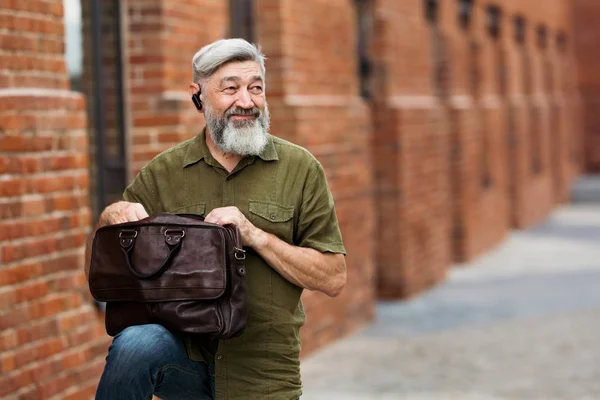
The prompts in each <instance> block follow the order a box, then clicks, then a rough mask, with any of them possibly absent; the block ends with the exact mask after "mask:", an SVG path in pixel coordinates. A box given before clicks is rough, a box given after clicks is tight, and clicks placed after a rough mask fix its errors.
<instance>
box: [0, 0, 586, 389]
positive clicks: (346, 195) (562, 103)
mask: <svg viewBox="0 0 600 400" xmlns="http://www.w3.org/2000/svg"><path fill="white" fill-rule="evenodd" d="M101 3H102V4H103V7H105V8H104V11H103V12H104V13H105V15H106V16H107V17H108V16H110V15H111V13H112V14H114V13H115V12H117V10H116V9H115V8H112V9H111V7H112V6H111V4H113V3H112V2H101ZM228 3H229V2H227V1H221V0H194V1H183V0H174V1H168V2H167V1H162V0H145V1H133V0H130V1H124V2H121V3H120V4H121V5H120V7H121V12H122V14H121V17H122V18H123V22H124V27H125V29H124V30H123V32H122V34H123V44H124V45H123V60H124V63H123V67H124V74H125V93H124V94H125V105H126V109H127V110H128V113H127V115H126V121H125V122H126V123H125V125H126V131H127V136H126V139H127V142H128V145H129V147H128V152H127V154H126V162H127V171H128V176H127V177H126V180H127V181H130V180H131V179H132V178H133V176H134V175H135V174H136V173H137V171H139V169H140V168H141V167H142V166H143V165H145V164H146V163H147V162H148V161H149V160H150V159H151V158H152V157H153V156H154V155H156V154H158V153H159V152H160V151H162V150H165V149H167V148H169V147H172V146H173V145H175V144H177V143H179V142H181V141H182V140H185V139H187V138H189V137H191V136H193V135H195V134H196V133H197V131H198V130H199V128H200V127H201V126H202V124H203V121H202V117H201V116H200V115H199V114H198V113H197V112H196V111H195V109H194V108H193V106H192V104H191V102H190V100H189V96H188V94H187V84H188V82H189V80H190V78H191V73H190V62H191V57H192V55H193V54H194V53H195V51H196V50H198V49H199V48H200V47H201V46H203V45H205V44H207V43H209V42H211V41H213V40H215V39H218V38H220V37H226V36H228V30H229V19H228V18H229V9H228ZM365 4H366V6H365V9H364V10H365V11H364V12H366V13H368V14H369V16H368V17H367V20H368V21H369V25H370V27H371V31H370V32H369V33H368V38H367V39H368V55H369V57H370V63H371V77H370V86H369V89H370V93H371V97H370V98H369V99H363V98H361V97H360V94H359V87H360V83H361V82H360V79H359V74H358V69H359V65H358V61H359V60H358V54H357V51H356V46H357V40H358V37H357V35H358V32H357V16H356V14H355V12H356V10H355V6H356V5H355V3H354V2H350V1H345V2H332V1H324V0H305V1H294V0H254V8H255V21H256V27H255V30H256V31H255V35H256V36H255V37H256V39H257V40H258V41H259V42H260V44H261V45H262V47H263V49H264V51H265V53H266V54H267V56H268V60H267V93H268V100H269V106H270V109H271V113H272V132H273V133H274V134H275V135H278V136H281V137H283V138H285V139H288V140H291V141H293V142H296V143H298V144H300V145H303V146H305V147H307V148H308V149H309V150H311V151H312V152H313V153H314V154H315V155H316V156H317V158H318V159H319V160H320V161H321V162H322V164H323V165H324V167H325V169H326V173H327V177H328V180H329V183H330V186H331V188H332V191H333V195H334V198H335V200H336V207H337V211H338V217H339V220H340V225H341V228H342V233H343V235H344V241H345V244H346V247H347V250H348V257H347V262H348V285H347V287H346V289H345V291H344V292H343V294H342V295H341V296H340V297H339V298H336V299H329V298H326V297H325V296H323V295H320V294H318V293H309V292H307V293H306V294H305V295H304V297H303V300H304V304H305V308H306V313H307V325H306V326H305V327H304V328H303V331H302V337H303V341H304V350H303V351H304V353H303V354H307V353H308V352H310V351H312V350H314V349H316V348H318V347H320V346H323V345H325V344H326V343H328V342H330V341H331V340H333V339H336V338H339V337H341V336H343V335H345V334H348V333H350V332H352V331H353V330H354V329H356V327H358V326H360V325H362V324H364V323H365V322H366V321H368V320H369V319H370V318H372V316H373V305H374V302H375V298H376V297H377V296H378V295H379V296H381V297H386V298H397V297H405V296H410V295H413V294H415V293H419V292H420V291H422V290H424V289H426V288H428V287H430V286H432V285H434V284H436V283H438V282H440V281H442V280H443V279H444V276H445V272H446V270H447V268H448V267H449V266H450V265H451V264H452V262H453V261H462V260H467V259H470V258H473V257H475V256H477V255H479V254H481V253H482V252H484V251H486V250H487V249H489V248H491V247H492V246H494V245H496V244H497V243H499V242H500V241H501V240H502V238H503V236H504V235H505V233H506V232H507V230H508V229H509V228H510V227H516V228H520V227H526V226H530V225H531V224H533V223H536V222H537V221H539V220H540V219H542V218H543V217H544V216H545V215H547V213H548V212H549V211H550V209H551V208H552V207H553V206H554V205H555V204H556V203H557V202H561V201H564V200H565V199H566V198H567V194H568V188H569V185H570V183H571V181H572V179H573V178H574V177H575V176H576V174H577V173H579V171H580V170H581V168H582V159H583V157H582V154H583V149H584V146H583V143H584V137H583V136H581V135H580V131H581V127H582V126H583V123H585V126H586V132H587V136H586V137H585V141H586V142H585V144H586V145H585V149H586V150H587V153H586V155H587V160H588V161H589V160H592V159H594V157H595V156H594V154H595V153H594V151H592V149H594V148H595V145H594V144H593V143H595V142H594V140H595V139H594V138H593V137H594V135H595V134H594V133H593V132H594V129H595V125H594V122H593V121H594V120H593V118H594V117H593V113H592V111H593V106H594V103H593V101H595V100H593V96H594V90H595V89H594V87H595V86H594V85H595V79H596V78H595V75H594V73H595V69H597V68H596V67H595V64H594V62H595V58H594V57H592V56H593V54H594V52H593V51H590V50H589V49H590V48H594V47H593V45H594V44H595V43H596V42H595V35H594V34H593V33H594V32H592V31H590V30H586V29H587V28H585V27H586V26H594V27H595V26H596V25H597V24H596V23H595V22H596V20H595V19H594V18H595V17H594V15H595V14H594V10H597V8H595V3H594V2H592V1H591V0H588V1H584V0H578V1H577V2H575V3H574V4H575V5H576V7H575V8H573V9H571V8H570V3H568V2H567V1H566V0H548V1H547V2H545V4H544V7H540V6H539V2H538V1H534V0H528V1H522V0H503V1H499V2H498V5H499V6H500V10H501V11H502V15H503V18H502V19H501V29H500V36H499V38H498V39H494V38H492V37H490V35H489V34H488V33H487V27H486V7H487V4H483V3H480V2H476V7H475V9H474V11H473V20H472V24H471V26H470V27H469V29H462V28H461V27H460V25H459V22H458V16H457V3H456V2H455V1H441V0H440V1H438V14H437V19H436V21H437V23H436V24H432V23H429V22H428V21H427V19H426V9H425V4H426V2H424V1H421V0H407V1H395V0H375V1H365ZM83 5H84V7H83V8H84V13H88V14H87V15H89V12H88V11H87V10H88V9H87V8H86V5H88V2H84V4H83ZM571 11H572V12H573V15H572V16H573V18H574V20H575V21H576V22H578V30H577V31H575V32H573V31H571V28H570V18H571V14H570V12H571ZM516 14H521V15H523V16H524V17H525V18H526V19H527V31H526V40H525V42H524V44H522V45H521V44H518V43H517V42H516V41H515V39H514V29H513V25H512V18H513V16H514V15H516ZM84 21H85V19H84ZM88 22H89V20H88ZM105 22H107V23H108V25H107V26H106V27H105V32H104V33H105V43H104V45H105V49H106V51H107V53H106V54H105V59H104V62H105V65H106V67H107V73H108V74H109V76H108V77H109V78H110V77H112V76H113V74H114V72H115V69H114V65H115V64H114V62H115V59H114V47H115V43H114V36H113V35H112V34H111V29H110V24H109V22H110V20H109V19H108V18H107V19H105ZM541 23H543V24H545V25H546V27H547V30H548V43H547V46H546V48H545V49H541V48H540V47H539V46H537V44H536V41H535V29H536V27H537V26H538V25H539V24H541ZM89 29H90V27H89V24H88V25H85V26H84V30H85V31H86V32H88V34H89ZM590 29H591V28H590ZM560 32H564V33H565V38H566V39H565V40H564V43H565V45H564V46H561V45H559V44H558V43H557V42H556V40H554V38H556V35H557V34H558V33H560ZM0 41H1V43H2V46H0V88H2V89H0V398H9V399H14V398H21V397H23V398H40V399H41V398H49V399H69V398H71V399H80V398H88V397H90V396H91V395H92V394H93V393H94V390H95V387H96V384H97V381H98V378H99V375H100V373H101V370H102V367H103V365H104V356H105V354H106V347H107V344H108V338H107V337H106V335H105V333H104V327H103V324H102V321H101V320H100V319H101V315H98V314H97V312H96V311H95V309H94V308H93V306H92V303H91V301H90V297H89V294H88V292H87V285H86V284H85V278H84V277H83V274H82V273H81V272H80V271H81V267H82V262H83V240H84V238H85V234H86V233H87V232H88V231H89V226H90V207H89V200H88V197H89V195H90V194H91V195H92V196H93V195H94V188H93V186H92V187H90V183H89V181H90V180H89V178H88V171H89V170H90V162H89V161H88V157H87V153H88V140H90V138H93V129H91V127H93V123H90V124H88V123H86V104H85V103H86V102H85V101H84V99H83V98H82V96H81V95H79V94H76V93H73V92H70V91H69V90H68V80H67V74H66V71H65V66H64V60H63V41H64V28H63V26H62V8H61V1H60V0H44V1H41V0H40V1H37V0H28V1H21V2H15V1H13V2H5V3H2V5H0ZM85 49H86V51H87V50H89V49H90V46H89V41H87V42H86V46H85ZM574 54H577V55H579V56H582V55H583V56H584V57H583V63H582V64H576V63H575V58H574ZM525 56H526V57H527V58H525ZM526 60H529V62H527V61H526ZM87 63H88V65H89V63H90V60H89V54H88V61H87ZM503 63H504V64H505V65H506V68H505V69H504V75H505V78H504V79H505V81H506V84H505V85H502V84H501V76H502V68H501V67H502V64H503ZM576 70H577V72H579V74H576V73H575V72H576ZM541 71H546V72H547V73H548V75H549V78H548V79H544V78H543V74H542V73H541ZM526 76H529V77H530V80H531V85H528V84H527V80H526ZM578 76H579V77H580V79H579V80H577V78H578ZM88 79H89V78H88ZM577 84H580V85H581V86H582V87H583V94H584V96H583V101H584V104H585V106H586V113H585V114H580V113H581V106H580V104H581V101H582V100H581V98H580V97H579V94H578V89H577ZM88 85H89V82H88ZM102 89H103V90H104V91H105V92H106V94H108V95H109V97H108V99H109V101H108V103H107V104H106V106H107V110H108V111H107V114H109V115H111V117H110V118H108V119H107V121H106V124H107V126H108V127H109V128H113V127H115V126H116V122H117V121H115V120H112V119H111V118H114V113H115V112H116V108H118V105H117V104H116V103H115V100H110V99H111V98H112V99H115V96H114V95H115V90H116V88H115V87H113V86H112V84H110V85H109V84H106V85H104V86H103V88H102ZM94 91H95V88H94V87H93V86H88V87H87V96H88V99H90V100H91V99H92V98H93V96H94V94H93V93H94ZM88 103H89V102H88ZM90 104H91V103H90ZM87 111H88V113H87V114H88V115H89V117H90V119H91V122H93V117H94V116H93V113H92V107H91V106H88V109H87ZM581 115H583V116H584V118H582V117H581ZM111 124H112V125H111ZM88 126H89V127H90V129H87V132H89V134H88V133H86V128H87V127H88ZM109 131H110V132H111V135H112V136H110V137H111V138H112V139H110V140H109V144H111V143H112V144H114V143H115V142H116V140H115V138H116V134H115V132H116V131H115V130H112V131H111V130H110V129H109ZM91 147H92V149H91V150H92V152H91V154H92V156H93V154H94V152H93V143H91ZM109 148H111V149H113V148H114V147H111V146H109ZM534 149H539V150H540V151H539V152H538V153H536V154H539V168H538V169H537V170H536V169H535V168H533V165H532V164H533V158H534V157H533V154H534ZM109 151H113V150H109ZM91 164H93V158H92V163H91ZM592 164H593V163H592ZM592 164H590V162H588V164H587V165H588V166H590V165H592ZM590 168H591V167H590Z"/></svg>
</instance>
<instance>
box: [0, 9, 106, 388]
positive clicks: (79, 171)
mask: <svg viewBox="0 0 600 400" xmlns="http://www.w3.org/2000/svg"><path fill="white" fill-rule="evenodd" d="M0 26H2V27H3V30H4V33H2V35H1V40H2V46H0V60H2V64H3V67H2V70H1V71H0V87H1V89H0V175H1V176H2V179H0V397H2V398H17V397H18V398H36V399H41V398H51V397H52V398H60V399H81V398H86V397H89V396H91V395H92V394H93V393H94V391H95V387H96V384H97V379H98V376H99V374H100V372H101V370H102V368H103V366H104V356H105V352H106V349H107V340H106V337H105V334H104V327H103V324H102V321H98V319H97V313H96V310H95V308H94V307H93V305H92V303H91V301H90V297H89V295H88V291H87V284H86V282H85V277H84V275H83V269H82V268H83V251H84V249H83V244H84V240H85V237H86V235H87V233H88V232H89V227H90V210H89V206H88V170H87V168H88V159H87V154H86V153H87V138H86V131H85V129H86V116H85V101H84V99H83V97H82V96H81V95H80V94H78V93H74V92H71V91H70V90H69V82H68V78H67V72H66V69H65V61H64V26H63V9H62V1H61V0H48V1H44V2H41V1H35V2H34V1H19V2H15V1H13V2H4V3H2V5H0Z"/></svg>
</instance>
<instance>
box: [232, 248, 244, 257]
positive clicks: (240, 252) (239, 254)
mask: <svg viewBox="0 0 600 400" xmlns="http://www.w3.org/2000/svg"><path fill="white" fill-rule="evenodd" d="M233 251H234V253H233V255H234V256H235V259H236V260H245V259H246V250H244V249H240V248H239V247H234V248H233Z"/></svg>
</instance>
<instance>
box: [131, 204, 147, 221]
mask: <svg viewBox="0 0 600 400" xmlns="http://www.w3.org/2000/svg"><path fill="white" fill-rule="evenodd" d="M133 208H134V211H135V216H136V218H137V219H138V220H140V219H144V218H147V217H149V215H148V213H147V212H146V209H145V208H144V206H143V205H141V204H136V206H135V207H133Z"/></svg>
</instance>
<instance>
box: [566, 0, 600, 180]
mask: <svg viewBox="0 0 600 400" xmlns="http://www.w3.org/2000/svg"><path fill="white" fill-rule="evenodd" d="M572 17H573V18H572V23H573V38H572V39H571V40H569V41H568V43H571V44H572V46H573V47H574V48H573V49H572V51H574V53H575V55H576V57H577V60H578V65H577V67H576V68H577V75H578V82H577V84H578V85H579V87H580V89H581V97H582V98H581V100H582V118H583V129H584V132H585V133H584V138H583V148H584V149H585V151H584V159H585V168H586V169H587V170H588V171H594V172H598V171H600V115H599V113H598V109H599V108H600V90H598V87H600V75H599V74H598V66H599V65H600V57H599V55H598V48H599V46H600V32H599V31H598V23H599V22H600V3H598V2H596V1H593V0H574V1H573V2H572ZM567 46H568V45H567ZM570 47H571V46H568V48H570ZM569 69H570V70H571V71H572V70H573V68H569ZM572 101H573V100H572ZM575 102H576V101H575ZM572 108H573V109H572V111H571V115H573V114H576V113H577V111H576V106H575V105H573V106H572Z"/></svg>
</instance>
